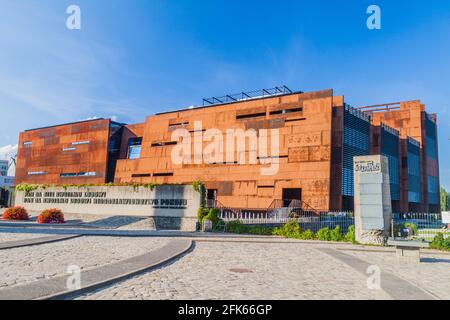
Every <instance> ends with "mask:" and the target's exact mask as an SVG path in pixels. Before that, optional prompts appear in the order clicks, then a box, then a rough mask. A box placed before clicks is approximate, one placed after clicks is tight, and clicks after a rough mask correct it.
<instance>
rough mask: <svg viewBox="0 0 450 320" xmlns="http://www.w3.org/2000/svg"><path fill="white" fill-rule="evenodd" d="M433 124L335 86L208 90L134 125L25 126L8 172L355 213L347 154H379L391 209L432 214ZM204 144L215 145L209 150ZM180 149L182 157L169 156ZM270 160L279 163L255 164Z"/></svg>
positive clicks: (252, 204) (32, 179)
mask: <svg viewBox="0 0 450 320" xmlns="http://www.w3.org/2000/svg"><path fill="white" fill-rule="evenodd" d="M229 130H233V131H232V132H231V133H230V134H229V133H228V131H229ZM183 132H184V135H183ZM436 132H437V127H436V116H435V115H429V114H427V113H426V112H425V108H424V106H423V105H422V104H420V102H419V101H412V102H404V103H399V104H395V105H382V106H373V107H362V108H352V107H350V106H348V105H347V104H345V102H344V97H343V96H335V95H334V94H333V91H332V90H323V91H318V92H309V93H303V92H291V91H290V90H289V89H287V88H286V87H279V88H278V87H277V88H274V89H268V90H262V91H259V92H251V93H241V94H239V95H228V96H225V97H220V98H211V99H204V105H203V106H202V107H195V108H188V109H183V110H178V111H172V112H166V113H160V114H156V115H154V116H149V117H147V119H146V120H145V122H144V123H141V124H133V125H122V124H118V123H114V122H111V121H109V120H106V119H99V120H95V121H88V122H81V123H74V124H67V125H62V126H55V127H50V128H43V129H35V130H31V131H26V132H23V133H21V135H20V148H19V155H18V165H17V176H16V181H17V183H21V182H28V183H49V184H79V183H103V182H116V183H158V184H164V183H168V184H177V183H192V182H193V181H202V182H204V183H205V185H206V188H207V190H208V192H207V195H208V198H209V199H214V200H217V201H219V202H220V203H221V204H222V205H224V206H227V207H235V208H254V209H257V208H268V207H270V206H272V205H276V204H275V203H278V202H280V201H283V200H286V201H288V200H301V201H302V202H303V203H304V205H308V206H310V207H312V208H314V209H317V210H352V208H353V157H354V156H359V155H369V154H380V153H381V154H383V155H385V156H387V157H388V159H389V163H390V175H391V194H392V199H393V207H394V211H397V212H400V211H401V212H406V211H433V212H436V211H439V205H438V202H439V197H437V202H436V194H438V193H439V170H438V167H439V165H438V160H437V159H438V158H437V149H438V148H437V134H436ZM239 134H244V137H246V139H245V141H246V144H245V147H244V148H239V145H238V141H237V140H236V137H238V136H239ZM241 137H242V136H241ZM264 138H267V139H266V140H264ZM253 139H254V140H253ZM87 141H89V143H86V142H87ZM198 141H202V143H203V145H201V146H200V147H199V146H198ZM217 141H219V142H217ZM255 141H257V144H256V145H255V144H254V143H253V144H250V142H255ZM261 141H263V142H264V143H266V145H267V146H268V150H267V152H266V153H264V152H261V149H263V148H262V145H263V144H261ZM82 142H85V144H83V143H82ZM196 142H197V144H196ZM80 143H81V144H80ZM277 144H278V146H279V147H278V148H276V147H277ZM208 146H214V148H213V150H214V152H212V153H211V154H212V155H213V156H211V157H210V158H205V154H204V152H205V150H206V149H207V148H208ZM233 147H234V148H233ZM241 147H242V146H241ZM275 149H276V150H278V151H279V152H275V153H271V152H272V151H274V150H275ZM180 150H183V156H182V160H183V161H177V160H174V155H179V151H180ZM186 150H188V151H189V152H188V153H186ZM187 155H188V156H187ZM269 167H272V168H273V167H275V168H276V170H275V171H273V172H271V173H270V174H266V173H263V172H264V170H265V169H268V168H269Z"/></svg>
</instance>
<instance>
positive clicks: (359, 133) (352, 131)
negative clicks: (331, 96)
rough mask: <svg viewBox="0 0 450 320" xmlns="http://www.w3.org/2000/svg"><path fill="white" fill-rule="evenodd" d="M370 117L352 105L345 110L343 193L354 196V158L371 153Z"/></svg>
mask: <svg viewBox="0 0 450 320" xmlns="http://www.w3.org/2000/svg"><path fill="white" fill-rule="evenodd" d="M370 126H371V125H370V117H369V116H368V115H367V114H364V113H362V112H360V111H358V110H356V109H353V108H352V107H349V106H346V107H345V110H344V128H343V162H342V195H343V196H347V197H353V196H354V176H353V158H354V157H357V156H366V155H369V154H370Z"/></svg>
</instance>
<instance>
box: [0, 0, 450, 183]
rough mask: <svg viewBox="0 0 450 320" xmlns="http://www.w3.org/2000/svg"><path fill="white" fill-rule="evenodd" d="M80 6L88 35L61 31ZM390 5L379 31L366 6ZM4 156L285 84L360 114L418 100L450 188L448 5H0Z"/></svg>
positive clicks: (104, 1)
mask: <svg viewBox="0 0 450 320" xmlns="http://www.w3.org/2000/svg"><path fill="white" fill-rule="evenodd" d="M71 4H76V5H79V6H80V8H81V12H82V29H81V30H79V31H78V30H73V31H69V30H68V29H67V28H66V19H67V17H68V15H67V14H66V8H67V7H68V6H69V5H71ZM371 4H377V5H379V6H380V7H381V10H382V29H381V30H379V31H370V30H368V29H367V27H366V19H367V17H368V15H367V14H366V9H367V7H368V6H369V5H371ZM0 39H1V42H0V110H1V126H0V147H1V146H4V147H3V148H0V153H1V152H3V153H4V152H6V151H8V150H10V149H11V148H12V146H14V145H15V144H17V140H18V133H19V132H20V131H22V130H24V129H27V128H34V127H40V126H45V125H51V124H56V123H63V122H70V121H76V120H83V119H87V118H91V117H114V119H117V120H118V121H122V122H128V123H133V122H141V121H143V120H144V118H145V116H146V115H149V114H153V113H155V112H158V111H164V110H170V109H176V108H180V107H186V106H190V105H198V104H201V101H202V98H204V97H209V96H214V95H223V94H227V93H235V92H240V91H242V90H253V89H259V88H263V87H272V86H275V85H279V84H285V85H287V86H288V87H290V88H291V89H295V90H303V91H309V90H318V89H325V88H333V89H335V93H336V94H344V95H345V97H346V101H347V102H348V103H350V104H351V105H354V106H359V105H366V104H377V103H384V102H392V101H399V100H412V99H421V100H422V101H423V102H424V103H425V104H426V105H427V108H428V111H429V112H437V113H438V114H439V125H440V152H441V153H440V157H441V180H442V184H443V185H444V186H446V187H447V188H450V164H449V162H448V161H447V159H449V158H450V151H449V150H450V149H449V140H448V139H449V138H450V122H449V119H450V99H449V92H450V91H449V88H448V85H449V84H450V58H449V57H450V2H449V1H447V0H433V1H422V0H420V1H419V0H416V1H414V0H410V1H404V0H395V1H378V0H372V1H365V0H345V1H343V0H342V1H325V0H314V1H312V0H311V1H300V0H297V1H281V0H279V1H273V2H270V1H233V0H228V1H213V0H209V1H207V0H197V1H192V0H191V1H175V0H170V1H162V0H158V1H156V0H130V1H123V0H71V1H63V0H42V1H39V2H37V1H32V0H28V1H24V0H15V1H12V0H0Z"/></svg>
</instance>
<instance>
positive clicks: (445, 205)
mask: <svg viewBox="0 0 450 320" xmlns="http://www.w3.org/2000/svg"><path fill="white" fill-rule="evenodd" d="M441 209H442V211H449V210H450V193H447V191H446V190H445V189H444V188H443V187H441Z"/></svg>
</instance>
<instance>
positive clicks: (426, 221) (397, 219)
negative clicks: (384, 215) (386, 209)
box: [392, 213, 450, 241]
mask: <svg viewBox="0 0 450 320" xmlns="http://www.w3.org/2000/svg"><path fill="white" fill-rule="evenodd" d="M392 221H393V227H394V228H392V236H393V237H396V238H409V239H423V240H426V241H433V239H434V238H435V237H436V236H437V235H438V234H439V233H443V234H444V237H446V238H448V237H450V230H449V229H448V227H449V226H448V225H446V224H444V223H443V221H442V215H441V214H440V213H394V214H393V216H392Z"/></svg>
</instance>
